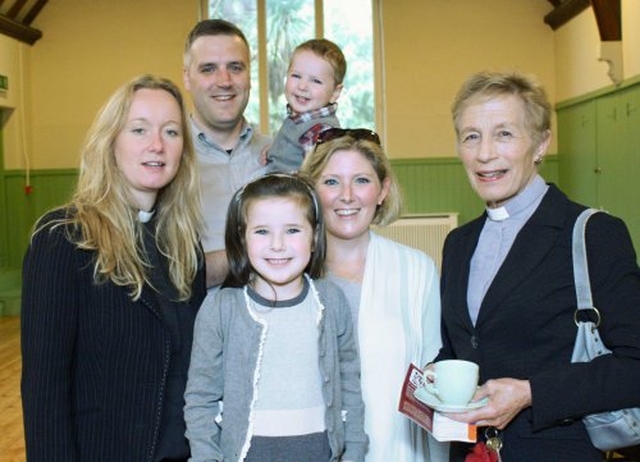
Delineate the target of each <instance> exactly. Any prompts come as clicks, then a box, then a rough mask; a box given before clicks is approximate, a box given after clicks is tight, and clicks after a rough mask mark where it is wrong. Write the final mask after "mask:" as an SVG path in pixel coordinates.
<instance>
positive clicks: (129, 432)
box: [22, 75, 206, 462]
mask: <svg viewBox="0 0 640 462" xmlns="http://www.w3.org/2000/svg"><path fill="white" fill-rule="evenodd" d="M186 130H187V123H186V118H185V110H184V104H183V99H182V96H181V94H180V91H179V89H178V88H177V87H176V86H175V84H173V83H172V82H171V81H169V80H166V79H163V78H159V77H155V76H151V75H145V76H141V77H138V78H136V79H134V80H132V81H130V82H128V83H127V84H125V85H123V86H122V87H120V88H119V89H118V90H117V91H116V92H115V93H114V94H113V95H112V97H111V98H110V99H109V100H108V102H107V103H106V104H105V106H104V107H103V108H102V110H101V111H100V112H99V114H98V116H97V118H96V120H95V121H94V123H93V126H92V127H91V129H90V130H89V133H88V135H87V138H86V142H85V144H84V147H83V150H82V162H81V166H80V175H79V179H78V184H77V188H76V191H75V194H74V195H73V197H72V199H71V201H70V202H69V203H68V204H66V205H64V206H62V207H60V208H58V209H55V210H53V211H51V212H48V213H47V214H45V215H44V216H43V217H42V218H41V219H40V220H39V221H38V223H37V224H36V226H35V231H34V233H33V235H32V237H31V243H30V246H29V249H28V251H27V254H26V256H25V260H24V268H23V273H24V280H23V291H22V293H23V299H22V353H23V376H22V400H23V409H24V421H25V438H26V449H27V457H28V460H29V461H45V460H46V461H47V462H53V461H70V460H78V461H91V462H98V461H114V460H118V461H121V462H123V461H132V462H133V461H136V462H139V461H162V460H186V459H187V458H188V456H189V448H188V444H187V442H186V440H185V438H184V418H183V412H182V407H183V405H184V401H183V396H182V395H183V392H184V388H185V382H186V373H187V369H188V362H189V357H190V352H191V341H192V329H193V322H194V319H195V315H196V312H197V310H198V308H199V306H200V303H201V302H202V300H203V299H204V295H205V292H206V289H205V280H204V265H203V254H202V251H201V248H200V244H199V240H200V234H201V230H202V219H201V216H200V214H201V212H200V210H201V208H200V203H199V200H200V193H199V181H198V175H197V165H196V160H195V156H194V152H193V149H192V146H191V139H190V137H189V136H188V134H187V133H186Z"/></svg>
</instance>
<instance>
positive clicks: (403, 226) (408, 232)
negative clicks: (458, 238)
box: [373, 213, 458, 270]
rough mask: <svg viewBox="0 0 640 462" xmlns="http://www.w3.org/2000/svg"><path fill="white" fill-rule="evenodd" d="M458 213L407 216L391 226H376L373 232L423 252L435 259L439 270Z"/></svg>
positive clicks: (456, 222)
mask: <svg viewBox="0 0 640 462" xmlns="http://www.w3.org/2000/svg"><path fill="white" fill-rule="evenodd" d="M457 226H458V214H457V213H446V214H444V213H442V214H426V215H405V216H403V217H402V218H400V219H399V220H397V221H395V222H393V223H392V224H390V225H389V226H375V227H373V231H374V232H375V233H377V234H380V235H382V236H385V237H388V238H389V239H393V240H394V241H397V242H400V243H401V244H405V245H408V246H410V247H414V248H416V249H419V250H422V251H423V252H424V253H426V254H427V255H429V256H430V257H431V258H433V261H434V262H435V263H436V266H437V267H438V270H439V269H440V267H441V264H442V246H443V244H444V240H445V238H446V237H447V234H449V231H451V230H452V229H453V228H455V227H457Z"/></svg>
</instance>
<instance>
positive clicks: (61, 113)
mask: <svg viewBox="0 0 640 462" xmlns="http://www.w3.org/2000/svg"><path fill="white" fill-rule="evenodd" d="M198 12H199V2H198V1H197V0H188V1H175V0H136V1H131V2H128V1H127V2H125V1H122V0H119V1H114V0H91V1H81V2H79V1H76V0H57V1H55V2H49V3H47V5H46V6H45V7H44V9H43V10H42V12H41V13H40V15H39V16H38V18H37V20H36V21H35V22H34V23H33V24H32V26H33V27H35V28H36V29H39V30H41V31H42V33H43V37H42V38H41V39H40V40H39V41H38V42H36V43H35V44H34V45H33V46H32V47H31V48H30V50H29V54H30V62H31V69H30V75H31V86H30V88H29V89H28V93H29V94H30V99H31V101H32V104H31V105H30V106H28V112H29V116H28V119H29V123H28V133H29V137H28V139H29V142H30V144H29V146H28V151H29V156H30V159H31V168H34V169H48V168H75V167H77V166H78V163H79V149H80V146H81V144H82V141H83V140H84V135H85V133H86V131H87V129H88V127H89V126H90V124H91V122H92V121H93V118H94V117H95V114H96V113H97V111H98V109H99V108H100V106H101V105H102V104H103V103H104V102H105V101H106V99H107V98H108V97H109V95H110V94H111V93H112V92H113V91H114V90H115V89H116V88H117V87H118V86H119V85H121V84H122V83H123V82H125V81H126V80H129V79H130V78H132V77H134V76H135V75H138V74H141V73H145V72H151V73H156V74H160V75H163V76H165V77H168V78H170V79H172V80H174V81H175V82H176V83H178V84H180V85H181V83H182V82H181V79H182V76H181V70H182V49H183V43H184V39H185V37H186V35H187V33H188V32H189V30H190V29H191V27H192V26H193V24H194V23H195V21H196V20H197V19H198ZM7 131H8V132H9V131H10V130H9V129H8V128H7ZM5 167H6V168H7V169H12V168H14V169H17V168H25V162H24V161H23V159H22V156H21V155H19V149H14V148H13V147H10V146H5Z"/></svg>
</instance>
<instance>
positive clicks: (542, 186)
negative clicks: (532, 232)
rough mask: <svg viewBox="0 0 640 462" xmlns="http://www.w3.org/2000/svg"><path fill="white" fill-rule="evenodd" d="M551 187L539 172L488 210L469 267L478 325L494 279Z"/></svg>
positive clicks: (473, 313)
mask: <svg viewBox="0 0 640 462" xmlns="http://www.w3.org/2000/svg"><path fill="white" fill-rule="evenodd" d="M548 189H549V186H548V185H547V184H546V183H545V182H544V180H543V179H542V177H541V176H540V175H536V177H535V178H534V179H533V181H532V182H531V183H529V184H528V185H527V186H526V187H525V188H524V189H523V190H522V191H520V193H519V194H518V195H517V196H515V197H514V198H513V199H511V200H509V202H507V203H506V204H505V205H504V206H502V207H499V208H497V209H487V220H486V221H485V224H484V227H483V228H482V231H481V232H480V238H479V239H478V245H477V247H476V250H475V252H474V253H473V257H472V258H471V266H470V269H469V288H468V290H467V304H468V306H469V316H470V317H471V321H472V322H473V324H474V325H475V323H476V321H477V319H478V313H479V312H480V306H481V305H482V300H483V299H484V296H485V294H486V293H487V290H488V289H489V287H490V286H491V283H492V282H493V278H494V277H495V275H496V273H497V272H498V269H500V266H501V265H502V263H503V262H504V259H505V258H506V257H507V254H508V253H509V250H510V249H511V246H512V245H513V242H514V241H515V239H516V236H517V235H518V233H519V232H520V229H522V227H523V226H524V224H525V223H526V222H527V220H528V219H529V217H531V215H533V212H534V211H535V210H536V209H537V208H538V205H540V202H541V201H542V198H543V197H544V195H545V193H546V192H547V190H548Z"/></svg>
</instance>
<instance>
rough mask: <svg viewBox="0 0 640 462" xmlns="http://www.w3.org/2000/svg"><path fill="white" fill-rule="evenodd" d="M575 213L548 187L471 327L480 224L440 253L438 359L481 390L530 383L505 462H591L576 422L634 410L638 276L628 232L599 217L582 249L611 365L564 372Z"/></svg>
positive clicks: (639, 398)
mask: <svg viewBox="0 0 640 462" xmlns="http://www.w3.org/2000/svg"><path fill="white" fill-rule="evenodd" d="M583 209H584V207H583V206H581V205H579V204H576V203H574V202H571V201H569V200H568V199H567V197H566V196H565V195H564V194H562V193H561V192H560V191H559V190H558V189H557V188H556V187H555V186H554V185H550V188H549V190H548V192H547V193H546V194H545V197H544V198H543V200H542V202H541V204H540V205H539V207H538V209H537V210H536V211H535V212H534V214H533V215H532V216H531V218H530V219H529V220H528V222H527V223H526V224H525V225H524V227H523V228H522V230H521V231H520V232H519V234H518V236H517V238H516V240H515V242H514V244H513V246H512V248H511V250H510V252H509V254H508V255H507V257H506V259H505V261H504V263H503V264H502V266H501V268H500V269H499V271H498V273H497V274H496V277H495V279H494V281H493V282H492V284H491V286H490V288H489V290H488V292H487V294H486V296H485V298H484V300H483V302H482V305H481V308H480V312H479V316H478V320H477V322H476V326H475V327H474V326H473V325H472V323H471V320H470V317H469V314H468V305H467V287H468V280H469V267H470V260H471V257H472V255H473V252H474V250H475V248H476V245H477V242H478V238H479V235H480V231H481V229H482V227H483V225H484V221H485V219H486V215H483V216H481V217H479V218H477V219H476V220H474V221H472V222H470V223H468V224H467V225H465V226H462V227H461V228H458V229H456V230H454V231H452V232H451V233H450V235H449V236H448V238H447V240H446V243H445V247H444V254H443V269H442V280H441V291H442V319H443V321H442V329H443V348H442V350H441V352H440V354H439V356H438V358H437V359H446V358H454V357H455V358H462V359H467V360H471V361H474V362H476V363H478V364H479V365H480V374H481V382H484V381H486V380H488V379H491V378H500V377H512V378H517V379H527V380H529V381H530V383H531V389H532V395H533V405H532V407H530V408H528V409H526V410H524V411H523V412H521V413H520V414H519V415H518V416H517V417H516V418H515V419H514V420H513V421H512V422H511V423H510V424H509V426H508V427H507V428H506V429H505V431H504V434H503V438H504V448H503V450H502V452H501V455H502V457H503V461H504V462H513V461H523V462H525V461H526V462H536V461H540V462H548V461H549V460H562V461H563V462H565V461H568V462H571V461H575V462H587V461H592V460H593V461H599V460H601V459H600V457H599V454H598V452H597V451H595V450H594V448H593V447H592V446H591V444H590V443H589V440H588V436H587V434H586V432H585V430H584V426H583V425H582V423H581V421H580V419H579V417H580V416H582V415H584V414H588V413H591V412H595V411H600V410H607V409H617V408H623V407H631V406H632V405H635V406H638V405H640V272H639V270H638V265H637V262H636V254H635V252H634V249H633V245H632V243H631V239H630V236H629V233H628V231H627V228H626V226H625V225H624V223H623V222H622V221H621V220H619V219H617V218H614V217H612V216H610V215H607V214H596V215H594V216H593V217H592V218H591V220H590V221H589V223H588V227H587V233H586V242H587V254H588V259H589V267H590V272H591V274H590V279H591V283H592V290H593V299H594V304H595V305H596V307H597V308H599V309H600V312H601V313H602V317H603V321H602V325H601V327H600V333H601V336H602V338H603V340H604V342H605V344H606V345H607V346H608V347H609V348H610V349H611V350H613V352H614V355H610V356H607V357H602V358H600V359H598V360H597V361H594V362H592V363H588V364H582V365H571V364H570V359H571V353H572V351H573V343H574V339H575V335H576V326H575V324H574V322H573V314H574V311H575V307H576V298H575V289H574V283H573V266H572V261H571V240H572V230H573V224H574V222H575V220H576V218H577V216H578V214H579V213H580V212H581V211H582V210H583ZM453 452H454V453H455V452H456V451H453Z"/></svg>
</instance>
